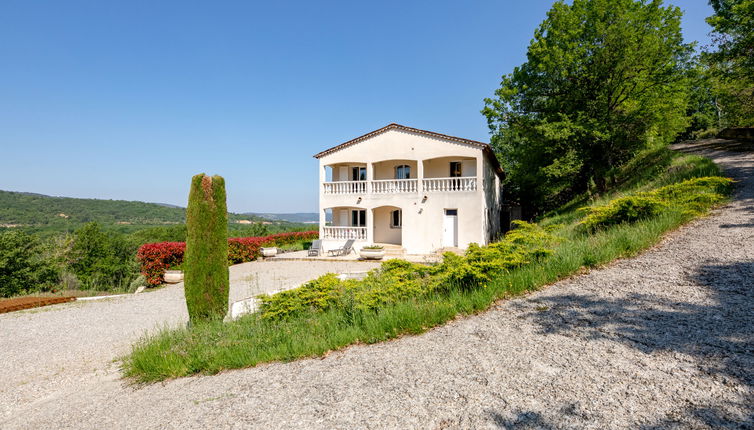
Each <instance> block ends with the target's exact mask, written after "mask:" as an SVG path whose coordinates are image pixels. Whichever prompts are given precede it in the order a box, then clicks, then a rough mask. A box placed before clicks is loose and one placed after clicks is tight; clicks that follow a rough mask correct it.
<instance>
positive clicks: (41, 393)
mask: <svg viewBox="0 0 754 430" xmlns="http://www.w3.org/2000/svg"><path fill="white" fill-rule="evenodd" d="M378 266H379V264H378V263H365V262H347V261H338V262H325V261H315V262H305V263H302V262H291V261H280V262H278V261H264V262H251V263H244V264H238V265H235V266H232V267H231V268H230V283H231V289H230V301H231V302H234V301H237V300H241V299H244V298H247V297H253V296H255V295H257V294H261V293H263V292H270V291H274V290H280V289H287V288H291V287H295V286H298V285H300V284H302V283H303V282H306V281H307V280H310V279H314V278H316V277H318V276H320V275H322V274H325V273H327V272H335V273H342V272H351V271H364V270H369V269H372V268H375V267H378ZM186 321H188V313H187V311H186V302H185V299H184V297H183V283H180V284H175V285H171V286H167V287H165V288H161V289H159V290H155V291H149V292H146V293H142V294H136V295H133V294H130V295H123V296H120V297H118V298H113V299H103V300H97V301H87V302H85V301H80V302H73V303H70V304H64V305H55V306H49V307H44V308H38V309H31V310H28V311H20V312H12V313H7V314H0V363H1V364H2V365H0V381H1V382H0V429H2V428H5V426H4V425H2V424H1V423H2V422H3V420H4V419H8V418H12V417H18V416H20V415H19V411H21V410H24V409H26V408H29V407H32V408H34V407H36V406H37V405H43V404H47V403H48V402H52V403H59V402H61V399H62V400H65V399H66V398H69V397H72V396H75V395H78V394H80V391H82V390H91V389H96V386H98V385H99V384H100V383H101V382H102V381H116V380H117V379H118V378H119V377H120V376H119V373H118V368H117V363H116V362H114V360H115V359H116V358H117V357H119V356H122V355H123V354H125V353H127V352H128V351H129V347H130V345H131V344H132V343H133V342H134V341H135V340H137V339H138V338H139V337H140V336H142V335H143V334H144V333H145V332H148V331H149V330H155V329H158V328H160V327H164V326H175V325H178V324H185V323H186ZM63 403H64V402H63ZM22 424H23V422H22ZM22 427H23V425H22Z"/></svg>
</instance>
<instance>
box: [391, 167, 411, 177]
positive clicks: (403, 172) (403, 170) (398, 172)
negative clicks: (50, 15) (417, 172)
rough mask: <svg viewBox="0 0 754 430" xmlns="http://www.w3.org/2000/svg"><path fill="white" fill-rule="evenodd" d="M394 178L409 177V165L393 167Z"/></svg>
mask: <svg viewBox="0 0 754 430" xmlns="http://www.w3.org/2000/svg"><path fill="white" fill-rule="evenodd" d="M395 179H411V166H406V165H405V164H403V165H400V166H397V167H396V168H395Z"/></svg>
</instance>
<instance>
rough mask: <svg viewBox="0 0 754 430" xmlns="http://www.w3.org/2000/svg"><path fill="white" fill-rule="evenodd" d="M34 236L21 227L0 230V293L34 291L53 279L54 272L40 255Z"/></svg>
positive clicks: (12, 293) (13, 293) (14, 293)
mask: <svg viewBox="0 0 754 430" xmlns="http://www.w3.org/2000/svg"><path fill="white" fill-rule="evenodd" d="M39 248H40V243H39V241H38V240H37V238H36V237H34V236H31V235H29V234H26V233H23V232H20V231H7V232H2V233H0V297H10V296H13V295H16V294H21V293H24V292H27V291H36V290H38V289H41V287H42V286H43V285H45V284H49V283H51V282H55V280H56V279H57V275H58V274H57V272H56V270H55V268H54V266H52V265H51V264H48V262H47V261H46V260H44V259H43V258H40V249H39Z"/></svg>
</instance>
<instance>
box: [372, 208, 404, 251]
mask: <svg viewBox="0 0 754 430" xmlns="http://www.w3.org/2000/svg"><path fill="white" fill-rule="evenodd" d="M396 209H399V208H396V207H393V206H382V207H378V208H374V210H373V214H374V241H375V242H376V243H393V244H401V243H402V242H401V232H402V230H403V229H402V228H392V227H390V216H391V212H392V211H394V210H396Z"/></svg>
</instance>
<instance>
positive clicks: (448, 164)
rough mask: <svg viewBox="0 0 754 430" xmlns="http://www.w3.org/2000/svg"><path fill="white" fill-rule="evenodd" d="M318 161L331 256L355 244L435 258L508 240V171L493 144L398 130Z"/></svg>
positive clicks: (322, 228) (325, 242)
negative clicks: (505, 230)
mask: <svg viewBox="0 0 754 430" xmlns="http://www.w3.org/2000/svg"><path fill="white" fill-rule="evenodd" d="M314 158H317V159H318V160H319V181H320V183H321V185H320V187H319V216H320V222H319V234H320V238H321V239H322V248H323V249H324V250H330V249H335V248H338V247H340V246H342V245H343V244H344V243H345V241H346V240H348V239H354V240H355V241H356V242H355V244H354V249H357V250H358V249H360V248H361V247H362V246H365V245H369V244H391V245H393V248H395V247H396V246H398V247H402V251H403V252H405V253H408V254H430V253H434V252H436V251H438V250H440V249H443V248H466V247H467V246H468V245H469V244H470V243H472V242H476V243H478V244H480V245H484V244H487V243H488V242H490V241H492V240H494V239H496V238H497V237H498V236H499V235H500V233H501V224H502V223H501V216H502V214H501V210H502V201H501V199H502V185H501V182H502V179H503V171H502V169H501V168H500V164H499V163H498V161H497V159H496V158H495V154H494V153H493V151H492V149H491V148H490V146H489V145H488V144H486V143H482V142H477V141H474V140H469V139H462V138H460V137H453V136H446V135H444V134H440V133H434V132H431V131H425V130H419V129H415V128H411V127H406V126H403V125H399V124H390V125H388V126H386V127H383V128H381V129H379V130H375V131H373V132H371V133H367V134H365V135H363V136H360V137H357V138H356V139H353V140H349V141H348V142H345V143H342V144H340V145H338V146H335V147H332V148H330V149H327V150H325V151H322V152H320V153H319V154H316V155H315V156H314ZM328 218H330V219H331V222H327V219H328Z"/></svg>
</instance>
